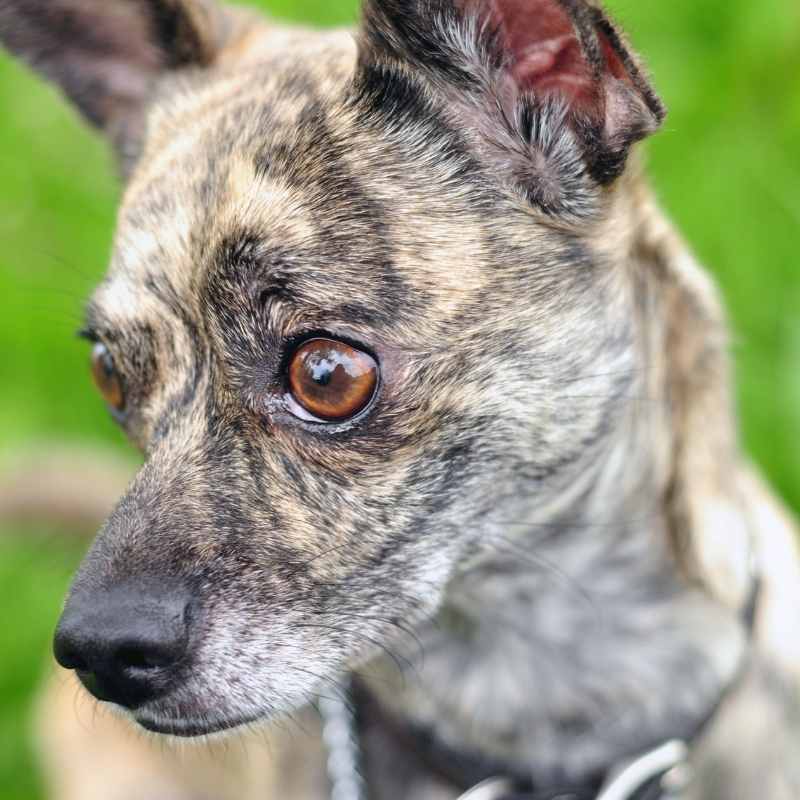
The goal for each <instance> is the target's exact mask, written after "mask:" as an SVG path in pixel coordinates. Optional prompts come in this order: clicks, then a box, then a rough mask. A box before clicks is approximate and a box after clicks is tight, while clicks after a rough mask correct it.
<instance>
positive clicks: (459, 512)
mask: <svg viewBox="0 0 800 800" xmlns="http://www.w3.org/2000/svg"><path fill="white" fill-rule="evenodd" d="M0 37H1V38H2V41H3V42H4V43H5V45H6V46H7V47H8V48H9V49H10V50H11V51H12V52H13V53H16V54H17V55H19V56H20V57H22V58H23V59H26V60H27V61H28V62H29V63H30V64H32V65H33V66H34V67H35V68H36V69H38V70H39V71H41V72H42V73H43V74H44V75H45V76H46V77H48V78H49V79H51V80H53V81H55V82H56V83H58V84H59V85H60V86H61V88H62V89H63V90H64V92H65V93H66V94H67V95H68V97H69V98H71V100H72V101H73V102H74V103H75V104H76V106H77V107H78V108H79V109H80V110H81V111H82V112H83V114H84V115H85V116H86V117H87V118H88V120H89V121H90V122H91V123H93V124H94V125H95V126H97V127H98V128H100V129H101V130H103V131H104V132H105V134H106V135H107V136H108V138H109V139H110V141H111V142H112V143H113V146H114V148H115V150H116V152H117V154H118V156H119V163H120V165H121V168H122V171H123V173H124V175H125V177H126V189H125V193H124V198H123V201H122V206H121V209H120V212H119V227H118V232H117V235H116V242H115V247H114V252H113V256H112V260H111V267H110V271H109V274H108V277H107V278H106V279H105V280H104V281H103V282H102V284H101V285H100V287H99V288H98V289H97V291H96V292H95V294H94V296H93V298H92V299H91V301H90V303H89V306H88V310H87V315H86V330H85V336H86V337H87V338H88V339H89V340H90V341H91V342H92V343H93V366H94V372H95V377H96V379H97V382H98V384H99V386H100V389H101V391H102V392H103V394H104V396H105V398H106V400H107V402H108V404H109V406H110V408H111V410H112V413H113V414H114V416H115V417H116V418H117V419H118V420H119V422H120V424H121V425H122V426H123V427H124V429H125V430H126V431H127V432H128V434H129V435H130V438H131V439H132V440H133V441H134V442H135V443H136V444H137V445H139V447H141V449H142V450H143V451H144V453H145V455H146V460H145V463H144V466H143V467H142V469H141V471H140V472H139V474H138V475H137V476H136V478H135V479H134V481H133V482H132V484H131V485H130V487H129V489H128V491H127V493H126V495H125V496H124V498H123V499H122V500H121V501H120V503H119V505H118V506H117V507H116V509H115V510H114V512H113V513H112V514H111V516H110V518H109V519H108V520H107V522H106V523H105V525H104V526H103V528H102V530H101V532H100V534H99V536H98V538H97V540H96V541H95V543H94V545H93V547H92V548H91V551H90V552H89V554H88V556H87V557H86V560H85V561H84V563H83V565H82V567H81V569H80V572H79V574H78V576H77V577H76V579H75V582H74V585H73V587H72V590H71V592H70V595H69V599H68V601H67V604H66V607H65V610H64V613H63V617H62V619H61V622H60V625H59V628H58V631H57V634H56V638H55V652H56V657H57V659H58V661H59V662H60V663H61V665H62V666H63V667H65V668H66V669H67V670H72V671H74V673H76V674H77V677H78V678H79V679H80V681H81V682H82V683H83V684H84V686H85V687H86V688H87V689H88V690H89V692H91V693H92V694H93V695H94V696H95V697H97V698H99V699H100V700H103V701H106V704H107V705H108V706H111V707H116V708H118V709H125V716H127V717H129V718H130V721H133V722H134V723H136V724H137V725H138V726H139V729H140V730H141V728H145V729H147V730H149V731H154V732H157V733H159V734H163V735H168V736H171V737H173V738H174V737H201V736H205V735H207V734H211V733H214V732H221V731H224V730H227V729H231V728H237V727H240V726H253V725H256V724H258V725H259V726H260V725H261V723H265V722H267V721H270V720H272V721H274V720H280V719H281V718H283V719H286V718H287V717H291V718H293V719H295V720H298V719H299V720H305V723H306V724H305V726H304V730H305V731H306V735H301V734H297V733H296V732H295V733H292V734H291V735H290V733H287V732H286V729H285V727H281V726H280V724H279V723H274V724H273V725H272V726H271V727H270V729H269V733H267V734H266V741H265V739H264V738H259V736H258V735H255V736H250V737H249V738H247V737H246V738H244V739H243V740H242V742H243V744H242V746H241V748H238V747H231V748H230V749H226V747H227V746H226V745H225V744H222V745H220V744H217V743H216V739H215V740H214V741H212V742H211V744H210V746H209V749H200V750H199V751H194V750H192V751H187V752H183V753H179V754H173V753H172V751H171V750H167V749H165V748H164V747H163V741H164V739H159V738H158V737H152V738H147V737H144V738H143V737H141V736H137V735H132V734H131V733H130V731H131V730H133V726H131V725H130V721H120V720H118V719H117V718H116V717H107V716H103V715H100V716H99V717H97V718H95V717H93V716H92V715H91V714H90V715H88V716H87V715H85V714H84V715H81V713H80V704H78V707H77V713H76V706H75V700H74V697H75V683H74V680H73V676H72V675H69V676H68V675H67V673H62V675H61V678H60V680H59V681H58V682H57V684H56V688H54V690H53V692H54V694H51V695H50V697H49V700H48V702H47V704H46V705H45V706H44V712H43V719H44V731H45V733H44V736H45V742H46V743H47V753H48V761H47V763H48V765H49V768H50V771H51V777H52V783H53V796H54V797H58V798H60V799H61V800H67V798H70V799H72V798H76V799H77V798H80V800H94V798H103V800H115V799H117V798H119V800H123V799H124V798H146V799H147V800H149V799H150V798H152V799H153V800H156V799H157V798H167V797H169V798H173V797H174V798H187V799H189V798H192V799H194V798H236V800H243V798H251V797H252V798H267V797H270V798H295V800H300V799H301V798H303V799H306V798H307V799H308V800H317V799H318V798H325V797H326V796H328V791H329V789H328V787H327V785H326V778H325V775H324V758H323V749H322V747H321V744H320V740H319V736H318V733H317V728H318V724H317V723H316V722H315V721H314V717H313V714H312V713H309V712H307V711H303V710H302V709H304V708H308V707H309V706H310V705H313V698H314V696H315V695H316V694H317V693H319V692H322V693H323V694H324V693H325V692H326V691H327V692H334V691H336V690H337V687H338V686H339V681H340V680H341V676H342V675H343V673H345V672H346V671H353V670H357V671H359V673H360V674H361V676H362V677H361V679H360V686H361V689H360V693H359V695H358V697H359V698H360V699H359V700H357V710H358V712H359V718H360V720H361V722H360V724H361V725H362V727H363V731H362V736H361V743H362V749H363V758H364V764H363V769H364V773H365V776H366V780H367V787H368V791H369V793H370V797H373V798H384V799H385V800H400V798H415V800H432V799H433V798H444V799H448V798H454V797H457V796H458V795H459V794H460V793H461V792H462V791H463V790H464V788H466V786H467V784H468V781H464V782H463V783H462V782H460V781H459V780H458V777H457V776H455V777H454V776H453V775H452V774H451V773H453V772H456V771H458V770H457V769H456V768H455V766H454V765H455V764H456V763H457V762H458V761H459V759H458V758H457V757H456V756H457V755H460V756H464V754H467V757H466V758H461V761H463V762H465V763H466V767H470V768H473V770H474V769H477V767H478V765H480V764H482V763H485V764H492V765H500V769H502V770H503V771H505V772H507V773H509V774H512V773H513V774H516V775H525V776H527V777H528V778H530V779H531V780H532V782H533V785H534V786H537V787H540V788H542V787H544V788H547V787H556V786H561V785H565V784H566V785H569V786H574V785H578V786H586V785H591V783H592V781H593V780H595V778H596V777H597V776H603V775H604V774H606V773H607V772H608V771H609V770H611V769H613V768H614V767H616V766H618V765H619V764H621V763H624V762H625V760H626V759H629V758H631V757H634V756H636V755H637V754H641V753H642V752H645V751H647V750H648V749H649V748H652V747H654V746H657V745H658V744H659V743H661V742H664V741H666V740H670V739H676V738H678V739H683V740H686V741H689V742H690V744H691V753H692V755H691V760H692V762H693V767H694V779H693V780H692V781H690V782H689V784H688V787H687V788H686V789H685V790H682V791H681V794H680V796H681V797H683V798H703V800H711V799H712V798H714V799H715V800H735V799H737V800H753V799H754V798H756V797H759V798H761V797H763V798H769V800H796V798H797V797H798V796H800V775H799V774H798V772H799V771H800V747H799V746H798V745H799V743H800V735H799V733H798V732H799V731H800V716H799V714H800V705H799V704H798V696H797V686H798V683H797V682H798V678H800V635H798V633H799V631H798V624H797V620H796V617H797V608H798V604H799V603H798V586H800V569H799V568H798V564H800V560H799V559H798V555H797V552H796V544H795V540H794V538H793V530H792V523H791V522H790V521H789V519H788V517H787V516H786V515H785V514H784V512H783V511H782V510H781V509H780V507H779V506H778V504H777V503H776V502H775V501H773V500H772V498H771V496H770V494H769V492H768V491H767V490H766V489H764V488H763V487H762V485H761V483H760V482H759V479H758V478H757V477H756V476H755V475H754V473H753V472H752V470H751V469H750V467H749V466H748V464H747V462H746V460H745V459H744V458H743V457H742V456H741V454H740V452H739V449H738V444H737V438H736V433H735V425H734V420H733V414H732V410H731V400H730V380H729V370H728V363H727V355H726V348H727V340H726V328H725V323H724V320H723V316H722V313H721V311H720V306H719V303H718V300H717V296H716V293H715V291H714V288H713V287H712V285H711V284H710V282H709V280H708V279H707V277H706V276H705V275H704V273H703V272H702V271H701V270H700V269H699V268H698V267H697V265H696V264H695V262H694V260H693V259H692V256H691V255H690V254H689V253H688V251H687V249H686V247H685V246H684V244H683V242H682V241H681V239H680V238H679V236H678V235H677V234H676V233H675V232H674V231H673V229H672V227H671V226H670V224H669V222H668V221H667V220H666V219H665V218H664V216H663V215H662V213H661V212H660V211H659V209H658V206H657V204H656V203H655V202H654V200H653V197H652V195H651V193H650V191H649V189H648V186H647V183H646V181H645V178H644V176H643V173H642V170H641V168H640V166H639V163H638V161H637V159H636V157H635V155H634V154H632V152H631V149H632V146H633V145H634V144H635V143H636V142H637V141H638V140H641V139H642V138H644V137H645V136H646V135H648V134H651V133H653V132H654V131H656V129H657V128H658V127H659V125H660V123H661V121H662V119H663V117H664V109H663V107H662V105H661V103H660V101H659V99H658V98H657V96H656V94H655V93H654V91H653V89H652V88H651V86H650V84H649V82H648V79H647V77H646V75H645V72H644V71H643V68H642V66H641V65H640V63H639V61H638V59H637V57H636V56H635V55H634V54H633V53H632V52H631V50H630V49H629V47H628V45H627V44H626V41H625V39H624V37H623V36H622V34H621V33H620V31H619V30H618V29H617V27H615V25H614V24H613V23H612V22H611V21H610V20H609V18H608V17H607V16H606V14H605V13H604V12H603V11H602V10H601V9H600V8H599V7H597V6H596V5H594V4H592V3H590V2H587V0H367V2H366V5H365V8H364V12H363V22H362V25H361V28H360V30H359V31H358V33H357V35H356V36H355V37H353V36H352V35H351V34H350V33H348V32H344V31H341V32H327V33H318V32H311V31H308V30H301V29H296V28H287V27H283V26H278V25H273V24H271V23H270V22H268V21H266V20H263V19H261V18H259V17H257V16H254V15H251V14H249V13H248V12H246V11H243V10H233V9H228V8H223V7H219V6H216V5H214V4H212V3H211V2H205V1H204V0H47V1H46V2H45V0H0ZM754 563H755V565H756V566H755V570H754V569H753V564H754ZM752 601H755V614H754V619H753V620H752V621H751V620H750V619H748V614H747V613H745V611H746V606H747V605H748V603H751V602H752ZM751 623H752V624H751ZM364 698H366V700H365V699H364ZM103 707H105V705H104V706H103ZM306 718H307V719H306ZM443 753H445V754H447V753H449V754H452V755H453V757H452V758H450V757H448V756H446V755H442V754H443ZM466 767H465V771H468V770H467V769H466ZM489 772H491V770H489V769H488V768H487V774H488V773H489ZM536 796H537V797H538V796H540V795H536ZM545 796H552V792H551V794H550V795H545ZM559 796H564V795H563V794H562V795H559ZM568 796H572V795H568ZM575 796H577V795H575Z"/></svg>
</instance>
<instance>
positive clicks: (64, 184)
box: [0, 0, 800, 800]
mask: <svg viewBox="0 0 800 800" xmlns="http://www.w3.org/2000/svg"><path fill="white" fill-rule="evenodd" d="M261 5H262V6H263V7H264V8H267V9H269V10H271V11H272V12H273V13H274V14H277V15H280V16H282V17H286V18H293V19H298V20H305V21H310V22H313V23H316V24H319V25H327V24H339V23H349V22H351V21H353V20H354V19H355V18H356V15H357V8H356V5H357V3H356V0H265V2H262V3H261ZM610 5H611V6H612V8H613V10H614V12H615V13H616V15H617V16H618V18H619V19H620V20H621V21H622V22H623V24H624V26H625V27H626V29H627V30H628V32H629V33H630V35H631V37H632V39H633V41H634V42H635V43H636V45H637V47H638V48H639V49H640V50H641V51H643V52H644V53H645V54H646V56H647V60H648V62H649V64H650V66H651V68H652V71H653V73H654V75H655V78H656V84H657V86H658V87H659V89H660V91H661V92H662V94H663V96H664V98H665V99H666V101H667V104H668V106H669V108H670V116H669V118H668V120H667V124H666V127H665V130H664V131H663V132H662V133H661V134H660V135H659V136H658V137H657V138H656V139H655V140H654V141H652V142H651V143H650V144H649V145H648V148H649V155H650V164H651V169H652V173H653V175H654V178H655V183H656V186H657V189H658V191H659V193H660V196H661V198H662V200H663V203H664V205H665V206H666V207H667V209H668V210H669V211H670V213H671V214H672V215H673V217H674V218H675V219H676V221H677V222H678V224H679V225H680V227H681V228H682V230H683V231H684V232H685V234H686V236H687V238H688V239H689V240H690V242H691V243H692V244H693V246H694V247H695V249H696V250H697V252H698V253H699V255H700V257H701V258H702V260H703V262H704V263H705V264H706V265H708V267H709V268H710V269H711V270H712V272H713V273H714V275H715V276H716V278H717V279H718V281H719V283H720V284H721V286H722V289H723V293H724V295H725V298H726V300H727V303H728V307H729V309H730V315H731V318H732V322H733V328H734V331H735V338H734V354H735V358H736V362H737V367H738V396H739V400H740V407H741V418H742V427H743V432H744V438H745V441H746V445H747V447H748V449H749V451H750V452H751V453H752V455H753V456H754V457H755V459H756V460H757V461H758V462H759V463H760V464H761V465H762V466H763V467H764V469H765V470H766V471H767V473H768V475H769V477H770V479H771V480H772V482H773V483H774V484H775V485H776V486H777V487H778V488H779V489H780V491H781V492H782V493H783V495H784V496H785V497H786V498H788V500H789V502H790V503H791V504H792V505H793V506H794V508H795V509H798V508H800V457H799V456H798V448H799V446H800V269H798V250H800V192H798V187H800V3H798V2H797V0H759V2H758V3H754V2H752V0H700V2H698V0H650V2H647V3H642V2H640V0H616V2H613V3H610ZM117 193H118V187H117V185H116V183H115V180H114V178H113V171H112V165H111V161H110V158H109V156H108V154H107V152H106V150H105V148H104V146H103V144H102V142H100V141H98V140H96V139H95V138H94V137H93V135H92V134H91V133H90V132H89V131H88V130H87V129H85V128H84V127H83V126H82V125H81V124H80V123H79V122H78V120H77V118H76V117H75V116H74V115H73V114H72V112H71V111H69V110H68V109H67V108H66V107H65V105H63V104H62V102H61V101H60V99H59V97H58V96H57V94H56V92H55V91H53V90H52V89H49V88H47V87H45V86H44V85H43V84H41V83H40V82H38V81H37V80H35V79H33V78H32V77H31V76H30V74H29V73H28V72H27V71H26V70H25V69H23V68H21V67H20V66H18V65H16V64H15V63H12V62H11V61H10V60H9V59H8V58H6V57H4V56H2V55H0V387H2V391H0V464H2V462H3V460H4V459H7V458H8V457H9V455H10V454H11V453H13V452H15V451H18V450H20V449H22V448H26V447H29V446H30V445H31V443H36V442H38V443H48V442H51V441H59V442H61V441H65V440H66V441H70V440H77V441H81V442H96V443H99V444H103V445H106V446H108V445H110V446H111V447H113V448H120V449H121V448H124V447H125V444H124V442H123V441H122V437H121V436H120V434H119V433H118V432H117V431H116V430H115V428H114V426H113V424H112V423H111V422H110V420H109V419H108V416H107V414H106V413H105V411H104V410H103V408H102V405H101V403H100V402H99V400H98V398H97V397H96V395H95V392H94V390H93V389H92V387H91V385H90V380H89V377H88V371H87V365H86V360H87V349H86V346H85V344H84V343H82V342H80V341H78V340H77V339H76V338H75V336H74V331H75V329H76V328H77V327H78V325H79V321H80V311H81V304H82V299H83V298H84V297H85V296H86V294H87V293H88V292H89V290H90V288H91V287H92V285H93V284H94V282H95V281H96V280H97V279H98V277H99V276H100V275H101V274H102V272H103V268H104V262H105V259H106V256H107V254H108V250H109V242H110V239H111V235H112V227H113V219H114V207H115V201H116V198H117ZM70 541H71V543H70ZM81 547H82V545H78V544H76V543H75V540H74V539H73V540H68V539H67V538H65V537H63V536H56V535H54V534H53V535H48V532H47V531H30V530H2V529H0V615H2V623H1V624H0V800H33V799H34V798H37V797H39V796H40V794H39V785H38V781H37V779H36V775H35V770H34V766H33V760H32V756H31V751H30V748H29V721H28V717H29V711H28V709H29V704H30V700H31V698H32V696H33V695H34V692H35V688H36V685H37V681H38V680H39V678H40V675H41V672H42V670H43V668H44V666H45V664H46V652H47V648H48V644H49V642H48V639H49V636H50V633H51V631H52V628H53V625H54V622H55V619H56V616H57V613H58V609H59V605H60V602H61V597H62V594H63V592H64V590H65V588H66V585H67V582H68V579H69V575H70V572H71V570H72V569H73V568H74V566H75V564H76V563H77V560H78V558H79V556H80V552H79V551H80V549H81Z"/></svg>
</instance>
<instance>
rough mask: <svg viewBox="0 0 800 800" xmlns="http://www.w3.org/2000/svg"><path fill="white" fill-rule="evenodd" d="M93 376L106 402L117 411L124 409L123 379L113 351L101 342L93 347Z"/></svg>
mask: <svg viewBox="0 0 800 800" xmlns="http://www.w3.org/2000/svg"><path fill="white" fill-rule="evenodd" d="M92 377H93V378H94V382H95V385H96V386H97V388H98V389H99V390H100V394H102V395H103V399H104V400H105V401H106V403H108V405H109V406H111V408H113V409H114V410H115V411H123V410H124V409H125V392H124V391H123V388H122V379H121V378H120V376H119V373H118V372H117V368H116V367H115V366H114V359H113V358H112V357H111V353H109V352H108V348H107V347H106V346H105V345H104V344H101V343H100V342H98V343H97V344H96V345H95V346H94V347H93V348H92Z"/></svg>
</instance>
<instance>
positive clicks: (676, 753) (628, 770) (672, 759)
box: [319, 689, 691, 800]
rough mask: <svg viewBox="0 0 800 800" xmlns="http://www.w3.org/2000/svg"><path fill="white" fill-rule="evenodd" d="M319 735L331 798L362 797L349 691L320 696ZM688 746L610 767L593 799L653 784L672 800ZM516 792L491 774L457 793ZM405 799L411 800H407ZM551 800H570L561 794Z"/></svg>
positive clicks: (501, 796) (500, 799) (627, 799)
mask: <svg viewBox="0 0 800 800" xmlns="http://www.w3.org/2000/svg"><path fill="white" fill-rule="evenodd" d="M319 709H320V713H321V714H322V719H323V728H322V736H323V740H324V742H325V746H326V747H327V750H328V765H327V766H328V778H329V780H330V783H331V800H367V795H366V789H365V786H364V780H363V778H362V777H361V770H360V768H359V767H360V764H359V761H360V758H359V756H360V754H359V745H358V729H357V725H356V720H355V714H354V711H353V708H352V705H351V703H350V700H349V692H347V690H346V689H345V690H343V693H342V694H337V695H336V696H333V697H330V696H329V697H320V701H319ZM688 758H689V747H688V745H687V744H686V743H685V742H682V741H679V740H673V741H669V742H666V743H665V744H663V745H660V746H659V747H657V748H655V749H653V750H649V751H648V752H647V753H644V754H643V755H641V756H639V757H637V758H634V759H632V760H631V761H629V762H627V763H625V764H623V765H621V766H620V767H618V768H617V769H614V770H612V772H611V774H610V775H609V778H608V780H607V781H606V783H605V785H604V786H603V788H602V789H601V790H600V794H598V795H597V798H596V800H635V798H637V797H638V796H639V793H640V792H641V791H643V790H644V789H645V788H646V787H648V786H655V788H654V791H655V792H656V794H654V795H653V796H652V797H653V800H656V799H657V800H677V798H678V796H679V793H681V792H682V791H683V790H684V789H685V788H686V786H687V784H688V782H689V781H690V779H691V769H690V766H689V761H688ZM514 796H516V797H518V798H519V800H525V796H524V795H519V794H517V795H515V793H514V785H513V782H512V781H510V780H509V779H507V778H502V777H498V778H491V779H489V780H487V781H483V782H482V783H480V784H479V785H478V786H475V787H473V788H472V789H470V790H469V791H467V792H465V793H464V794H462V795H461V797H460V798H459V800H505V799H506V798H510V797H514ZM410 800H413V798H411V799H410ZM551 800H571V798H570V796H569V795H561V796H559V797H554V798H551Z"/></svg>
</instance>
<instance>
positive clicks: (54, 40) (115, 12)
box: [0, 0, 225, 160]
mask: <svg viewBox="0 0 800 800" xmlns="http://www.w3.org/2000/svg"><path fill="white" fill-rule="evenodd" d="M224 28H225V20H224V16H223V14H222V12H221V10H220V9H219V8H217V7H216V6H215V5H213V4H212V2H211V0H0V43H2V44H3V45H4V46H5V47H6V48H7V49H8V50H9V51H10V52H11V53H13V54H14V55H16V56H18V57H20V58H21V59H23V60H24V61H26V62H27V63H28V64H30V65H31V66H32V67H33V68H34V69H36V70H38V71H39V72H40V73H42V74H43V75H44V76H45V77H46V78H48V79H49V80H51V81H53V82H54V83H56V84H58V85H59V86H60V87H61V89H62V90H63V91H64V93H65V94H66V95H67V97H69V99H70V100H71V101H72V102H73V103H74V104H75V105H76V106H77V108H78V109H79V110H80V111H81V113H82V114H83V115H84V117H85V118H86V119H87V120H89V122H91V123H92V124H93V125H95V126H96V127H98V128H100V129H102V130H104V131H105V132H106V133H107V134H108V136H109V137H110V139H111V140H112V142H113V143H114V144H115V146H116V147H117V149H118V150H119V151H120V155H121V157H122V158H123V160H126V158H127V157H128V156H129V155H130V154H129V153H128V152H127V151H128V150H130V149H131V148H132V147H134V146H135V142H137V141H138V139H139V138H140V135H141V128H142V126H143V121H144V114H143V112H144V109H145V107H146V105H147V103H148V101H149V99H150V97H151V91H152V89H153V85H154V83H155V81H156V80H157V79H158V78H159V77H160V76H161V75H162V74H164V73H165V72H167V71H169V70H178V69H181V68H183V67H189V66H207V65H209V64H210V63H211V62H212V61H213V60H214V57H215V54H216V52H217V50H218V49H219V46H220V42H221V40H222V38H223V36H224Z"/></svg>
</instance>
